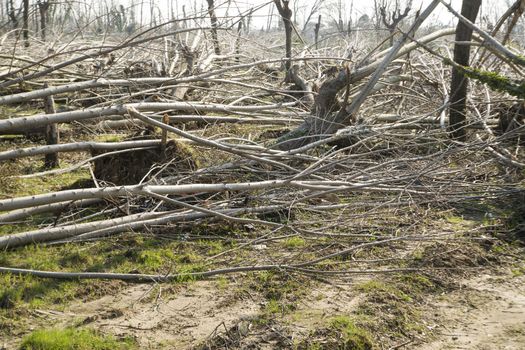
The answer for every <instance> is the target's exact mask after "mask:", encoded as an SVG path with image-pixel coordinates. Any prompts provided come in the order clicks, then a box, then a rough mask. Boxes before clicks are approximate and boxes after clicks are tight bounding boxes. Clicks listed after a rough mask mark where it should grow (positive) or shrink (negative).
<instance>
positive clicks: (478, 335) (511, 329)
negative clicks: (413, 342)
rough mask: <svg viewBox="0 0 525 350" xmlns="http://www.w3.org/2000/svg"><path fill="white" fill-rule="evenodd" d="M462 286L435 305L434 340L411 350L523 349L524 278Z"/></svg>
mask: <svg viewBox="0 0 525 350" xmlns="http://www.w3.org/2000/svg"><path fill="white" fill-rule="evenodd" d="M463 284H464V288H462V289H458V290H457V291H455V292H453V293H451V294H449V295H447V296H446V297H445V298H444V299H443V300H442V301H440V302H436V303H435V304H434V308H435V309H434V310H436V311H437V313H438V314H439V315H440V316H441V317H442V320H441V322H440V323H439V324H438V325H437V328H436V331H435V335H436V339H435V340H434V341H432V342H430V343H428V344H425V345H424V346H416V347H414V348H415V349H416V348H417V349H422V350H437V349H479V350H489V349H490V350H499V349H505V350H519V349H525V278H524V277H523V276H520V277H515V278H512V277H509V275H508V274H506V275H502V276H494V275H490V274H484V275H482V276H479V277H476V278H473V279H470V280H466V281H464V282H463Z"/></svg>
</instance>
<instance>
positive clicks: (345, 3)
mask: <svg viewBox="0 0 525 350" xmlns="http://www.w3.org/2000/svg"><path fill="white" fill-rule="evenodd" d="M128 1H130V0H128ZM137 1H139V0H135V2H137ZM314 1H315V0H291V1H290V3H291V4H292V5H291V7H292V9H296V10H297V13H298V22H299V23H302V22H303V18H304V17H306V15H307V14H308V13H309V12H310V8H311V6H312V4H313V3H314ZM384 1H386V2H387V3H391V4H394V3H395V2H396V0H384ZM397 1H398V2H400V3H401V5H402V6H404V5H405V4H406V2H407V0H397ZM431 1H432V0H412V8H413V9H414V10H415V9H419V8H422V9H424V8H425V7H426V6H428V4H430V3H431ZM447 1H449V2H450V3H451V4H452V6H453V7H454V8H455V9H456V10H458V11H459V10H460V9H461V3H462V0H447ZM513 1H514V0H512V2H513ZM116 2H118V1H116ZM145 2H146V3H147V2H152V3H154V4H156V6H157V7H158V8H159V10H160V11H161V13H166V14H167V13H169V12H168V11H167V10H168V8H173V9H175V8H176V7H175V6H176V5H178V8H179V13H182V12H181V8H182V6H183V5H185V7H186V12H187V13H189V11H188V9H194V8H195V4H196V5H197V8H198V9H200V8H206V1H205V0H178V1H176V0H146V1H145ZM378 2H381V0H378ZM215 3H216V6H218V7H219V10H218V11H217V14H218V16H219V17H220V16H221V15H224V14H225V12H226V9H227V8H229V10H228V11H229V12H228V13H229V15H234V14H238V12H239V11H247V10H248V9H249V8H252V7H255V8H256V7H259V6H263V5H264V4H271V7H274V5H273V4H272V1H271V0H230V1H228V0H215ZM228 3H229V7H228ZM324 3H325V10H324V11H323V14H324V15H325V18H326V17H330V16H335V14H336V8H337V7H339V6H338V4H339V3H341V7H342V8H343V10H344V13H346V14H347V19H348V18H349V17H350V16H352V20H353V21H354V22H355V21H357V19H358V18H359V17H360V16H362V15H364V14H367V15H369V16H372V15H373V13H374V0H324ZM510 3H511V0H485V1H483V7H482V10H481V16H487V18H488V19H489V20H490V21H491V22H495V21H496V19H497V18H498V16H500V15H501V14H502V13H503V12H504V11H505V10H506V9H507V8H508V7H509V6H510ZM270 11H271V9H270V6H269V5H267V6H265V7H262V8H261V9H260V10H258V11H257V12H256V13H255V14H254V19H253V22H252V24H253V26H254V27H255V28H260V27H261V26H264V25H266V22H267V19H266V16H267V15H268V14H269V13H270ZM274 14H276V12H274ZM481 16H480V17H481ZM315 17H317V16H315ZM428 21H433V22H435V21H437V22H440V23H443V24H452V23H454V22H455V20H454V17H453V16H452V15H451V14H450V13H449V12H448V11H447V10H446V8H445V7H444V6H443V5H441V4H440V5H438V8H437V9H436V10H435V12H434V14H433V16H432V17H430V18H429V19H428Z"/></svg>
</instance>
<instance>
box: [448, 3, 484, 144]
mask: <svg viewBox="0 0 525 350" xmlns="http://www.w3.org/2000/svg"><path fill="white" fill-rule="evenodd" d="M480 6H481V0H463V4H462V6H461V15H463V16H464V17H465V18H467V19H468V20H469V21H471V22H475V21H476V17H477V16H478V12H479V8H480ZM471 39H472V29H471V28H469V27H468V26H467V25H466V24H465V23H463V22H462V21H459V22H458V25H457V27H456V44H454V62H456V63H457V64H459V65H462V66H468V65H469V63H470V45H465V44H464V43H465V42H469V41H470V40H471ZM467 85H468V79H467V77H465V76H464V75H463V73H462V72H460V71H459V70H458V69H457V68H455V67H454V68H452V79H451V83H450V111H449V123H450V125H449V130H450V132H451V136H452V137H453V138H454V139H456V140H459V141H464V140H465V138H466V132H465V126H466V117H465V109H466V98H467Z"/></svg>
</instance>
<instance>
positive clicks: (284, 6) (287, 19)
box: [273, 0, 293, 77]
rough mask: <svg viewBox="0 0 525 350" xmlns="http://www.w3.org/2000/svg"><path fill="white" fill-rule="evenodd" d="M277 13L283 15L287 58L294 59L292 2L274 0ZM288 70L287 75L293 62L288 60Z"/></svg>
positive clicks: (286, 64) (288, 0)
mask: <svg viewBox="0 0 525 350" xmlns="http://www.w3.org/2000/svg"><path fill="white" fill-rule="evenodd" d="M273 2H274V3H275V6H276V7H277V11H279V14H280V15H281V18H282V20H283V24H284V33H285V36H286V58H288V59H290V58H292V30H293V27H292V10H291V9H290V6H289V5H290V0H273ZM284 66H285V68H286V75H287V77H288V72H289V71H290V69H291V68H292V61H290V60H287V61H286V62H285V64H284Z"/></svg>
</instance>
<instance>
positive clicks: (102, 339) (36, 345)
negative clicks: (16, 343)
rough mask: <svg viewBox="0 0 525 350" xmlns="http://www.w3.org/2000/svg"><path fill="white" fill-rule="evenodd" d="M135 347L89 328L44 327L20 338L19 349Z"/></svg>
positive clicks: (99, 349) (110, 348)
mask: <svg viewBox="0 0 525 350" xmlns="http://www.w3.org/2000/svg"><path fill="white" fill-rule="evenodd" d="M113 349H136V345H135V343H134V342H133V341H132V340H131V339H129V338H127V339H124V340H120V341H119V340H117V339H115V338H114V337H112V336H105V335H102V334H99V333H97V332H95V331H93V330H90V329H74V328H66V329H45V330H37V331H34V332H33V333H31V334H29V335H28V336H26V337H25V338H24V339H23V340H22V344H21V346H20V350H113Z"/></svg>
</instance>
